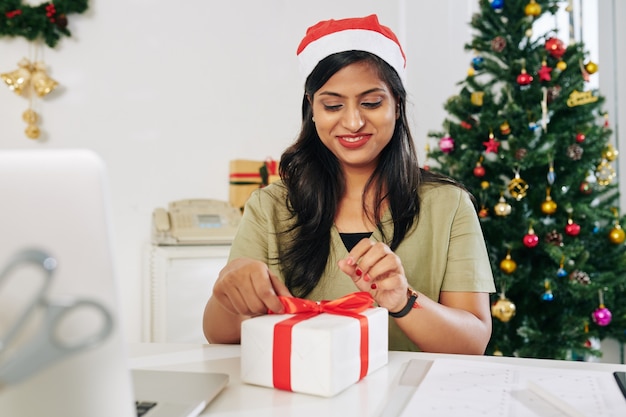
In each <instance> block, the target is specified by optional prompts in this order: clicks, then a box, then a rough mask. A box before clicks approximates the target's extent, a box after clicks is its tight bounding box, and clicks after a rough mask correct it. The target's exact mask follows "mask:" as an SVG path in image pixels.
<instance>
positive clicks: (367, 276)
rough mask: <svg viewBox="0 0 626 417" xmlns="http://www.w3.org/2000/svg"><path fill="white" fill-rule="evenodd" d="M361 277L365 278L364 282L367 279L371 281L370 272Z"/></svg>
mask: <svg viewBox="0 0 626 417" xmlns="http://www.w3.org/2000/svg"><path fill="white" fill-rule="evenodd" d="M363 279H364V280H365V282H367V281H371V280H372V277H370V274H365V276H364V277H363Z"/></svg>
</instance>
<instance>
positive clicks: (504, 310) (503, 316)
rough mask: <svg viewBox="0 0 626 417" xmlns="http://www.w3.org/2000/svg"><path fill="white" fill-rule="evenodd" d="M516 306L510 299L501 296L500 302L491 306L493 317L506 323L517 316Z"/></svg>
mask: <svg viewBox="0 0 626 417" xmlns="http://www.w3.org/2000/svg"><path fill="white" fill-rule="evenodd" d="M515 309H516V307H515V304H514V303H513V302H512V301H511V300H509V299H508V298H506V297H504V296H501V297H500V299H498V301H496V302H495V303H493V304H492V305H491V315H492V316H493V317H495V318H497V319H498V320H500V321H502V322H504V323H506V322H507V321H509V320H511V318H512V317H513V316H514V315H515Z"/></svg>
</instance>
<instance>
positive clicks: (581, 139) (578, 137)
mask: <svg viewBox="0 0 626 417" xmlns="http://www.w3.org/2000/svg"><path fill="white" fill-rule="evenodd" d="M584 141H585V134H584V133H577V134H576V142H578V143H583V142H584Z"/></svg>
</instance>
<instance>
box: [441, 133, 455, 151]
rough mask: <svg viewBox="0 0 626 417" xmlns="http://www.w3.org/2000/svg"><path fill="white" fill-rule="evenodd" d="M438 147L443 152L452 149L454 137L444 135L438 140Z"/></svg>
mask: <svg viewBox="0 0 626 417" xmlns="http://www.w3.org/2000/svg"><path fill="white" fill-rule="evenodd" d="M439 149H441V152H443V153H450V152H452V151H453V150H454V139H452V138H451V137H450V136H444V137H443V138H441V139H440V140H439Z"/></svg>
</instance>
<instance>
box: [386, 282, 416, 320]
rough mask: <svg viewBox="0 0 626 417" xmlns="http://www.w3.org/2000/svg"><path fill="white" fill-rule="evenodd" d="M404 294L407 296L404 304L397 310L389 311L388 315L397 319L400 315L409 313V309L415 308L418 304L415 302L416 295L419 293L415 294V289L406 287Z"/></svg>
mask: <svg viewBox="0 0 626 417" xmlns="http://www.w3.org/2000/svg"><path fill="white" fill-rule="evenodd" d="M406 296H407V299H408V300H407V303H406V305H405V306H404V308H403V309H402V310H400V311H398V312H395V313H392V312H391V311H390V312H389V315H390V316H391V317H393V318H396V319H399V318H401V317H404V316H406V315H407V314H409V312H410V311H411V309H413V308H417V307H418V304H417V297H418V296H419V294H417V291H415V290H414V289H413V288H411V287H408V288H407V289H406Z"/></svg>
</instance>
